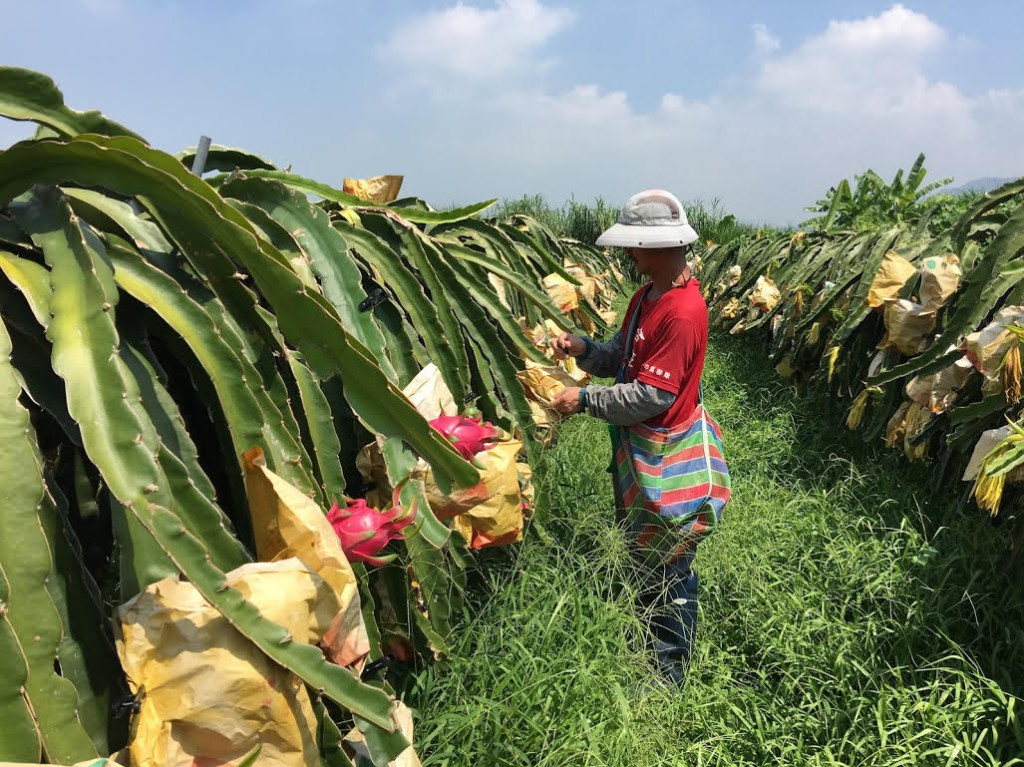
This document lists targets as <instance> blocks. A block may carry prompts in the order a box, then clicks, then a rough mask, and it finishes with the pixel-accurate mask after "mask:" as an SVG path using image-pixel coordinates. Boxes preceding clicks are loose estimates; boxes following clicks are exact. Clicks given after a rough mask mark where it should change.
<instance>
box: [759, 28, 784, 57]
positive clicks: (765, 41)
mask: <svg viewBox="0 0 1024 767" xmlns="http://www.w3.org/2000/svg"><path fill="white" fill-rule="evenodd" d="M752 29H753V30H754V52H755V53H756V54H757V55H758V56H767V55H768V54H770V53H774V52H775V51H777V50H779V48H781V47H782V42H781V41H780V40H779V38H777V37H776V36H775V35H773V34H772V33H771V32H769V31H768V27H766V26H765V25H764V24H755V25H754V26H753V27H752Z"/></svg>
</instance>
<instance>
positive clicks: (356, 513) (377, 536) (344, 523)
mask: <svg viewBox="0 0 1024 767" xmlns="http://www.w3.org/2000/svg"><path fill="white" fill-rule="evenodd" d="M400 492H401V488H400V487H398V488H395V493H394V497H393V501H392V506H391V508H390V509H388V510H387V511H379V510H377V509H375V508H373V507H372V506H370V505H369V504H368V503H367V502H366V501H365V500H364V499H362V498H357V499H352V500H349V501H348V502H347V505H346V506H345V508H341V507H340V506H338V503H337V502H335V503H334V505H333V506H331V509H330V511H328V512H327V521H328V522H330V523H331V527H333V528H334V532H335V533H337V535H338V540H340V541H341V548H342V550H344V552H345V556H346V557H348V558H349V560H351V561H355V562H365V563H366V564H368V565H373V566H375V567H379V566H381V565H386V564H388V563H389V562H393V561H394V560H395V556H396V555H395V554H389V555H386V556H380V552H381V551H383V550H384V547H385V546H387V545H388V544H389V543H390V542H391V541H394V540H397V539H399V538H401V537H402V530H404V529H405V528H406V527H407V526H408V525H409V524H410V523H411V522H412V521H413V519H414V518H415V517H416V503H415V501H414V502H413V504H412V506H410V507H409V508H408V509H403V508H402V506H401V504H400V499H399V493H400Z"/></svg>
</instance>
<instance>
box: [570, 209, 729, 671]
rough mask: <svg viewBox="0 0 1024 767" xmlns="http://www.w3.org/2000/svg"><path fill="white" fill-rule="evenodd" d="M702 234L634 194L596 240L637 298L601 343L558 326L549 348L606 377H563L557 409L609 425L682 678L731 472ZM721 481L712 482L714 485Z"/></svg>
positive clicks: (675, 212)
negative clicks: (712, 358)
mask: <svg viewBox="0 0 1024 767" xmlns="http://www.w3.org/2000/svg"><path fill="white" fill-rule="evenodd" d="M696 239H697V233H696V232H695V231H694V229H693V227H691V226H690V225H689V223H688V222H687V220H686V212H685V211H684V210H683V207H682V205H681V204H680V203H679V200H678V199H676V198H675V197H674V196H673V195H671V194H669V193H668V192H665V191H662V190H648V191H645V192H641V193H640V194H637V195H634V196H633V197H631V198H630V199H629V200H628V201H627V202H626V205H625V207H623V209H622V212H621V214H620V216H619V220H618V223H616V224H615V225H614V226H612V227H611V228H610V229H609V230H608V231H606V232H604V233H603V234H602V235H601V236H600V237H599V238H598V240H597V244H598V245H600V246H612V247H620V248H623V249H624V250H625V251H626V253H627V254H628V255H629V256H630V257H631V258H632V259H633V261H634V262H635V263H636V269H637V272H639V273H640V274H642V275H644V276H646V277H648V278H649V280H650V281H649V282H648V283H647V284H645V285H644V286H643V287H642V288H641V289H640V290H638V291H637V292H636V294H635V295H634V296H633V297H632V300H631V301H630V303H629V308H628V309H627V311H626V315H625V317H624V318H623V322H622V327H621V329H620V330H619V331H618V332H616V334H615V335H614V336H613V338H612V339H611V340H610V341H608V342H606V343H597V342H595V341H593V340H591V339H589V338H585V337H579V336H575V335H572V334H569V333H564V334H562V335H561V336H560V337H559V338H558V339H557V340H556V341H555V343H554V350H555V356H556V357H557V358H559V359H564V358H565V357H567V356H568V357H574V358H576V362H577V364H578V365H579V366H580V367H581V368H583V369H584V370H586V371H587V372H589V373H591V374H593V375H595V376H598V377H612V376H617V383H615V384H614V385H612V386H597V385H591V386H587V387H584V388H579V387H569V388H566V389H565V390H564V391H562V392H561V393H560V394H559V395H558V396H557V397H556V398H555V400H554V402H553V406H554V408H555V409H556V410H558V411H559V412H560V413H563V414H566V415H570V414H573V413H579V412H587V413H589V414H590V415H592V416H594V417H595V418H600V419H601V420H604V421H606V422H608V423H609V424H612V425H613V426H614V427H617V428H614V429H613V430H612V434H613V446H614V449H615V451H616V460H615V461H614V463H613V471H614V474H615V491H616V492H615V495H616V506H617V509H618V513H619V515H620V518H622V519H628V521H629V525H630V529H631V530H632V531H633V533H635V536H634V537H635V541H636V543H638V544H639V548H640V549H641V551H642V553H645V554H648V555H651V554H652V552H655V551H656V550H657V548H658V547H657V546H655V545H654V544H653V542H654V541H657V542H659V543H660V544H661V545H662V546H664V545H665V542H666V540H668V541H669V545H668V548H667V549H665V550H664V551H663V552H662V553H658V554H655V555H652V556H645V559H647V560H648V562H650V561H651V560H652V559H654V560H655V562H656V564H655V566H654V568H653V573H652V575H653V577H654V578H655V579H656V580H658V581H661V582H660V583H656V584H654V583H652V584H648V585H650V586H652V587H654V588H652V589H649V591H652V592H653V593H649V594H647V595H646V596H647V600H645V601H649V602H651V603H652V604H651V606H652V607H653V608H654V610H655V615H654V616H653V619H652V629H653V631H652V634H653V640H654V648H655V651H656V653H657V656H658V659H659V662H660V664H661V666H662V669H663V671H664V672H665V673H666V675H667V676H669V677H670V678H671V679H673V680H674V681H676V682H681V681H682V680H683V676H684V671H685V668H686V665H687V664H688V662H689V656H690V647H691V639H692V636H693V633H694V631H695V629H696V622H697V574H696V573H695V572H693V570H692V569H691V567H690V565H691V563H692V561H693V556H694V552H695V549H696V543H697V540H699V538H700V537H701V536H702V535H703V534H704V533H705V532H706V531H707V530H708V529H709V528H710V527H712V526H713V525H714V523H715V522H717V520H718V519H719V518H720V515H721V507H722V506H724V503H725V501H726V500H727V499H728V474H727V470H726V469H725V464H724V459H723V458H722V454H721V435H720V433H719V432H718V428H717V424H714V422H713V421H711V420H710V418H706V416H705V414H704V413H703V406H702V401H701V394H700V379H701V373H702V371H703V368H704V354H705V350H706V348H707V343H708V312H707V305H706V304H705V302H704V298H703V296H702V295H701V292H700V284H699V283H698V281H697V280H696V279H695V278H694V277H693V275H692V274H691V270H690V265H689V263H688V261H687V256H688V252H689V247H688V246H689V245H690V244H691V243H692V242H694V240H696ZM716 482H717V483H718V485H717V486H716V484H715V483H716Z"/></svg>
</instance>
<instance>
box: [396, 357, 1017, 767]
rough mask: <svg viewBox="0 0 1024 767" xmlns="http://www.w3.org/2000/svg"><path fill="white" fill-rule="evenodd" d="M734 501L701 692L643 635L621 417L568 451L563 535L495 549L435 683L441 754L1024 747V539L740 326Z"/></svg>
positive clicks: (430, 691) (728, 383) (706, 563)
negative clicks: (852, 422) (1018, 549)
mask: <svg viewBox="0 0 1024 767" xmlns="http://www.w3.org/2000/svg"><path fill="white" fill-rule="evenodd" d="M705 392H706V399H707V403H708V406H709V409H710V411H711V412H712V414H713V415H715V417H716V418H717V419H718V420H719V421H720V422H721V423H722V426H723V428H724V430H725V434H726V449H727V452H728V458H729V461H730V467H731V469H732V472H733V477H734V482H735V487H734V496H733V501H732V503H731V504H730V506H729V507H728V508H727V509H726V516H725V520H726V521H725V524H724V526H723V528H722V529H721V531H720V532H718V533H717V534H716V535H715V536H714V537H712V538H711V539H709V540H708V541H706V542H705V543H703V544H702V545H701V551H700V552H699V555H698V558H697V569H698V570H699V571H700V573H701V589H702V591H701V605H700V608H701V625H700V629H699V636H698V641H697V644H696V649H695V657H694V662H693V666H692V668H691V671H690V674H689V677H688V679H687V683H686V687H685V689H684V690H682V691H676V690H673V689H670V688H669V687H668V686H667V685H666V684H665V683H664V682H662V681H660V679H659V678H658V677H657V676H656V674H655V672H654V670H653V665H652V663H651V659H650V658H649V657H648V656H647V655H646V653H645V652H644V650H643V636H644V633H643V632H644V626H643V616H642V615H639V614H638V613H637V611H636V609H635V606H634V605H635V596H636V588H637V574H636V573H635V572H634V570H633V568H632V566H631V563H630V559H629V556H628V552H627V551H626V550H625V547H624V545H623V543H622V540H621V538H620V537H619V535H618V533H617V531H616V530H615V528H614V525H613V522H612V516H613V514H612V500H611V489H610V485H609V481H608V475H607V474H605V473H604V469H605V466H606V465H607V462H608V457H609V455H608V450H609V446H608V439H607V432H606V429H605V427H604V426H603V425H602V424H600V423H597V422H596V421H594V420H592V419H586V418H576V419H573V420H571V421H570V422H569V423H567V424H566V426H565V427H564V428H563V430H562V432H561V435H560V439H559V444H558V445H557V446H556V447H555V448H554V449H553V450H552V451H551V452H550V460H551V461H552V472H551V481H552V483H553V488H552V489H553V491H554V493H555V509H556V511H555V513H554V519H553V520H552V522H551V524H550V525H549V532H550V533H551V534H552V536H553V537H554V539H555V542H554V543H553V544H551V545H544V544H543V543H542V542H541V541H539V540H538V539H537V538H536V537H533V536H531V537H529V538H528V539H527V540H526V541H525V542H524V543H523V545H522V546H520V547H518V548H514V549H511V550H509V551H498V552H493V553H488V554H487V555H486V556H485V557H483V558H482V562H481V568H480V570H479V571H478V572H477V573H476V574H475V578H476V583H475V584H474V586H473V587H472V589H471V599H472V601H473V602H474V604H472V605H471V606H470V607H469V609H468V610H467V612H466V616H467V617H466V619H465V622H464V623H463V624H462V626H461V628H460V638H459V640H458V641H457V643H456V648H455V651H454V653H453V655H452V657H451V659H450V661H449V662H448V664H447V666H446V667H436V668H428V669H426V670H424V671H423V672H421V673H420V674H419V675H418V676H416V677H415V678H413V679H411V680H410V681H409V684H408V685H407V686H406V690H405V692H406V698H407V700H408V701H409V702H410V703H412V704H413V705H414V706H415V707H416V708H417V710H418V712H419V717H418V725H417V739H418V741H419V743H420V745H421V753H422V754H423V755H424V763H425V764H426V765H438V766H439V765H445V766H451V767H455V766H456V765H531V767H534V766H537V767H547V766H548V765H551V766H552V767H553V766H554V765H559V766H562V765H630V766H632V765H638V766H639V765H651V766H652V767H653V766H654V765H657V766H658V767H663V766H664V765H702V764H715V765H740V764H743V765H748V764H786V765H839V764H843V765H895V764H918V765H932V764H934V765H950V764H972V765H974V764H978V765H996V764H1000V765H1010V764H1024V761H1021V759H1020V758H1019V757H1020V755H1021V754H1024V725H1022V723H1021V721H1020V719H1019V709H1020V707H1021V701H1020V700H1019V698H1018V697H1017V696H1019V695H1021V694H1022V693H1024V593H1022V588H1021V585H1020V583H1019V580H1020V579H1019V577H1017V576H1016V575H1014V574H1013V572H1012V570H1011V569H1010V568H1008V567H1007V561H1008V557H1009V552H1008V543H1007V541H1008V536H1007V535H1006V531H1005V530H1001V529H995V528H993V527H992V526H990V525H989V524H987V523H986V521H985V519H984V517H983V515H980V514H974V513H958V512H957V510H956V499H931V498H929V495H928V485H927V479H928V478H927V475H926V472H925V471H924V470H923V469H922V468H920V467H917V466H908V465H907V464H906V462H904V461H902V460H900V459H899V458H898V456H897V455H896V454H895V453H887V452H884V451H882V450H880V449H876V448H874V447H865V446H863V445H861V444H859V443H857V442H855V441H854V440H853V439H850V438H847V436H846V435H845V434H843V433H841V431H840V429H838V428H837V427H836V426H835V421H834V420H830V418H829V417H828V416H827V415H826V411H827V401H826V399H825V398H824V397H823V396H819V395H817V394H816V393H814V392H813V391H812V392H811V393H809V394H805V395H797V394H796V393H795V392H794V391H793V390H792V389H790V388H787V387H785V386H784V385H783V384H782V383H781V382H779V381H778V380H777V379H776V378H775V377H774V376H773V375H772V374H771V372H770V370H769V368H768V366H767V365H766V364H765V363H764V362H763V361H762V360H761V359H759V358H758V356H757V355H755V354H750V353H749V352H748V351H747V350H746V349H745V348H744V347H743V346H742V345H741V344H740V343H737V342H735V341H734V340H732V339H728V338H724V337H716V338H715V339H714V340H713V342H712V351H711V353H710V356H709V359H708V366H707V370H706V374H705Z"/></svg>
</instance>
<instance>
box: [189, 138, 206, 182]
mask: <svg viewBox="0 0 1024 767" xmlns="http://www.w3.org/2000/svg"><path fill="white" fill-rule="evenodd" d="M209 152H210V137H209V136H200V137H199V146H198V147H196V156H195V157H194V158H193V159H192V172H193V173H194V174H195V175H197V176H202V175H203V171H204V170H205V169H206V156H207V154H209Z"/></svg>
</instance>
